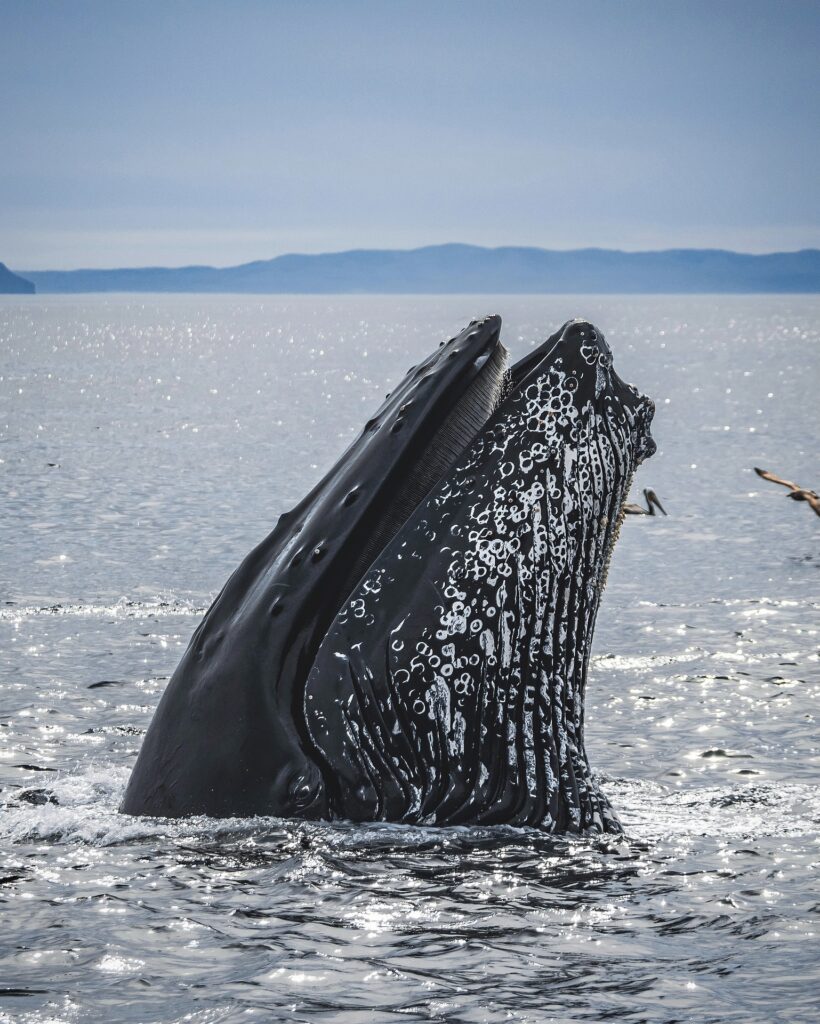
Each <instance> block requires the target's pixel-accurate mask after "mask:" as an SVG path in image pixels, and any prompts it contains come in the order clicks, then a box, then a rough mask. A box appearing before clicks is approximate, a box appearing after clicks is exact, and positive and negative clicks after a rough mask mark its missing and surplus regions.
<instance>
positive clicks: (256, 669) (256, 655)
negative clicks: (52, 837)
mask: <svg viewBox="0 0 820 1024" xmlns="http://www.w3.org/2000/svg"><path fill="white" fill-rule="evenodd" d="M500 327H501V320H500V318H499V317H493V316H490V317H486V318H485V319H483V320H477V321H473V322H472V323H471V324H470V325H469V326H468V327H467V328H466V329H465V330H463V331H462V332H461V333H460V334H458V335H456V336H455V337H454V338H451V339H450V340H449V341H448V342H446V343H442V345H441V346H440V347H438V348H437V349H436V350H434V352H433V353H432V354H431V355H430V356H429V357H428V358H427V359H425V360H424V361H422V362H421V363H420V364H419V365H417V366H414V367H411V369H410V370H409V371H408V373H407V374H406V376H405V377H404V378H403V379H402V380H401V381H400V382H399V384H398V385H397V386H396V387H395V388H394V390H393V392H392V393H391V394H390V395H389V396H388V397H387V398H386V400H385V401H384V402H383V403H382V405H381V407H380V408H379V409H378V410H377V411H376V413H375V414H374V415H373V416H372V417H371V419H370V420H369V421H368V422H367V424H366V425H365V427H364V430H363V431H362V434H361V435H360V436H359V437H358V438H357V439H356V440H355V441H354V442H353V443H352V444H351V445H350V447H349V448H348V449H347V451H346V452H345V453H344V454H343V455H342V456H341V458H340V459H339V460H338V462H337V463H336V464H335V465H334V466H333V467H332V468H331V470H330V471H329V472H328V473H327V474H326V475H325V477H324V478H323V479H322V480H321V481H320V482H319V483H318V484H317V485H316V486H315V487H314V488H313V489H312V490H311V491H310V493H309V494H308V495H307V496H306V497H305V498H304V499H303V500H302V501H301V502H300V503H299V504H298V505H297V506H296V507H295V508H293V509H292V510H291V511H290V512H287V513H285V514H284V515H283V516H281V517H280V519H279V522H278V524H277V525H276V527H275V528H274V529H273V531H272V532H271V533H270V534H269V535H268V536H267V537H266V538H265V539H264V540H263V541H262V542H261V543H260V544H259V545H257V547H256V548H254V550H253V551H251V552H250V553H249V554H248V555H247V556H246V557H245V559H244V560H243V561H242V563H241V564H240V565H239V567H238V568H237V569H236V571H235V572H234V573H233V575H232V576H231V577H230V579H229V580H228V582H227V583H226V584H225V586H224V587H223V589H222V591H221V592H220V593H219V595H218V596H217V598H216V600H215V601H214V602H213V604H212V605H211V607H210V608H209V610H208V612H207V613H206V615H205V617H204V619H203V620H202V622H201V623H200V625H199V626H198V628H197V630H196V632H195V633H194V635H193V637H192V639H191V642H190V644H189V646H188V648H187V650H186V652H185V654H184V655H183V657H182V660H181V661H180V663H179V665H178V667H177V669H176V671H175V672H174V674H173V676H172V678H171V680H170V682H169V684H168V686H167V687H166V689H165V692H164V694H163V696H162V699H161V701H160V704H159V706H158V708H157V710H156V712H155V714H154V718H153V720H152V722H151V725H150V727H149V729H148V732H147V734H146V736H145V739H144V741H143V744H142V748H141V750H140V752H139V755H138V757H137V761H136V764H135V767H134V770H133V772H132V774H131V778H130V780H129V783H128V786H127V788H126V792H125V796H124V799H123V803H122V807H121V809H122V810H123V811H124V812H125V813H130V814H146V815H155V816H171V817H177V816H183V815H190V814H208V815H213V816H230V815H253V814H272V815H285V816H287V815H304V816H316V817H318V816H321V815H323V814H324V813H326V810H327V805H326V800H325V796H324V789H325V784H324V781H323V778H322V775H321V773H320V771H319V769H318V768H317V766H316V764H315V762H314V760H313V759H312V757H311V755H310V753H309V752H308V749H307V748H308V745H307V742H306V736H305V729H304V723H303V721H302V714H301V710H300V703H301V697H302V692H303V689H304V683H305V679H306V676H307V673H308V671H309V669H310V666H311V664H312V662H313V659H314V657H315V654H316V651H317V650H318V647H319V644H320V643H321V641H322V639H323V637H324V635H325V633H326V631H327V628H328V626H329V625H330V623H331V621H332V620H333V618H334V616H335V615H336V613H337V612H338V610H339V607H340V606H341V605H342V603H343V602H344V600H345V599H346V598H347V596H348V595H349V593H350V590H351V589H352V588H353V587H354V586H355V584H356V583H357V581H358V579H359V578H360V577H361V576H362V574H363V573H364V572H365V571H366V570H367V568H368V567H369V565H370V564H371V563H372V561H373V560H374V559H375V558H376V557H377V556H378V554H379V551H380V550H381V549H382V548H383V547H384V546H385V545H386V544H387V542H388V541H389V540H390V539H391V537H392V536H393V535H394V534H395V533H396V532H397V531H398V530H399V529H400V528H401V526H402V524H403V522H404V521H405V520H406V518H407V517H408V515H409V514H410V513H411V512H412V509H413V508H414V507H415V506H416V505H417V504H418V503H419V502H420V501H421V500H422V499H423V498H424V496H425V494H426V493H427V491H429V489H430V488H431V487H432V486H433V485H434V484H435V482H436V479H438V477H440V476H441V475H443V474H444V473H445V472H446V471H447V469H448V467H449V465H450V464H451V462H452V460H453V459H454V458H455V457H457V455H458V454H459V452H460V450H461V449H462V447H463V446H464V444H466V443H467V442H468V441H469V439H470V438H471V437H472V435H473V434H474V433H475V431H476V430H478V429H479V428H480V426H481V425H482V423H483V422H484V421H485V419H486V417H487V415H489V413H490V412H491V411H492V409H493V408H494V407H495V405H496V404H497V402H498V400H499V398H500V395H501V393H502V387H503V381H504V371H505V367H506V353H505V351H504V348H503V346H502V345H501V342H500V339H499V332H500ZM460 410H461V411H462V412H463V415H459V411H460Z"/></svg>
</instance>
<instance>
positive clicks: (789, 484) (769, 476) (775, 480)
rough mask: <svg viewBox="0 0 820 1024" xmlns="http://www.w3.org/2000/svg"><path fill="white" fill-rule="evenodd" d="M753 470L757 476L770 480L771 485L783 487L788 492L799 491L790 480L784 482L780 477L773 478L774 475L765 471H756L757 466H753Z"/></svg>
mask: <svg viewBox="0 0 820 1024" xmlns="http://www.w3.org/2000/svg"><path fill="white" fill-rule="evenodd" d="M754 470H755V473H757V475H758V476H762V477H763V479H764V480H771V482H772V483H773V484H780V485H781V486H783V487H788V488H789V490H790V491H799V490H800V488H799V487H798V486H797V484H793V483H792V482H791V480H784V479H783V477H782V476H775V474H774V473H770V472H769V471H768V470H767V469H758V468H757V466H755V467H754Z"/></svg>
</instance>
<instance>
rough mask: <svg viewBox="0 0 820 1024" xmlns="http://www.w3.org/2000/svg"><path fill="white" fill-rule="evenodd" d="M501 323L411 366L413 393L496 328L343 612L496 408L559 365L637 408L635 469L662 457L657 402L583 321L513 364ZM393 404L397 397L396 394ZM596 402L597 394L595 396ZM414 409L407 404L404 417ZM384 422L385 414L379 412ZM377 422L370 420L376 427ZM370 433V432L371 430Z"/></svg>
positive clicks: (402, 489) (438, 418) (374, 543)
mask: <svg viewBox="0 0 820 1024" xmlns="http://www.w3.org/2000/svg"><path fill="white" fill-rule="evenodd" d="M500 325H501V318H500V317H498V316H488V317H486V318H484V319H482V320H475V321H473V322H472V323H471V324H470V326H469V327H468V328H467V330H466V331H463V332H462V333H461V334H460V335H458V336H457V337H455V338H451V339H450V341H449V342H446V343H443V344H442V346H441V348H440V351H439V352H438V353H434V355H433V356H432V357H430V358H429V359H428V360H426V361H425V362H424V363H422V364H420V365H419V366H417V367H411V369H410V371H408V377H407V378H406V380H409V382H410V391H411V392H412V390H413V389H414V388H417V387H418V383H419V382H420V381H421V382H423V381H424V380H425V379H427V378H428V377H429V376H430V374H431V373H433V372H435V365H436V363H440V362H442V361H448V362H449V361H452V360H455V359H457V358H458V357H459V356H460V355H463V354H465V353H466V352H467V350H468V348H469V346H470V345H471V344H475V339H477V338H479V337H481V336H482V332H486V331H487V330H490V332H491V334H492V343H491V344H484V345H483V346H480V347H479V349H478V353H477V354H476V355H475V356H474V357H472V358H469V359H467V360H466V362H465V364H464V367H463V369H462V370H461V372H460V374H459V377H458V380H457V381H456V382H454V384H453V386H452V389H451V392H450V394H449V396H448V403H449V404H448V405H447V407H446V408H445V409H444V411H442V410H438V411H437V414H435V415H432V416H431V417H430V421H429V423H428V433H427V437H426V439H424V440H421V441H420V442H419V443H418V444H417V445H416V447H415V451H414V452H413V455H412V458H411V460H410V461H409V462H408V464H407V466H406V467H405V469H404V470H403V476H402V481H401V483H400V485H399V486H398V487H397V488H396V490H395V491H394V492H393V493H392V494H391V495H390V496H389V499H388V500H387V501H386V503H385V505H384V506H383V508H382V509H381V510H380V514H379V516H378V519H377V522H376V524H375V526H374V528H373V529H372V532H371V533H370V535H369V537H368V538H367V540H366V541H365V543H364V544H363V545H362V547H361V550H360V552H359V555H358V557H357V558H356V560H355V562H354V564H353V566H352V567H351V568H350V571H349V572H348V574H347V576H346V578H345V581H344V584H343V585H342V586H341V587H340V588H339V606H341V605H342V604H343V603H344V601H345V600H346V599H347V597H348V596H349V594H350V592H351V591H352V589H353V587H354V586H355V585H356V584H357V583H358V582H359V580H360V579H361V578H362V577H363V576H364V575H365V574H366V572H367V570H368V569H369V568H370V566H371V565H372V564H373V563H374V562H375V561H376V560H377V558H378V557H379V555H380V554H381V553H382V551H383V550H384V549H385V548H386V547H387V545H388V544H389V543H390V541H391V540H392V539H393V537H395V536H396V534H397V533H398V532H399V531H400V530H401V529H402V527H403V526H404V525H405V524H406V523H407V521H408V520H409V519H410V517H411V516H412V514H413V512H414V511H415V510H416V508H418V506H419V505H420V504H421V503H422V502H423V501H424V499H425V498H426V497H427V495H428V494H429V493H430V492H431V491H432V490H433V488H434V487H435V486H436V484H438V483H439V482H440V481H441V480H442V479H443V478H444V477H445V476H446V475H447V473H448V471H449V470H450V469H451V468H452V467H453V466H454V465H455V463H456V462H457V461H458V459H459V458H460V457H461V456H462V455H463V454H464V452H465V451H466V450H467V448H468V447H469V445H470V443H471V442H472V441H473V440H474V438H475V437H476V436H477V435H478V434H479V432H480V431H481V430H482V429H483V428H484V427H485V426H486V425H487V423H488V422H489V421H490V419H491V418H492V416H493V414H494V413H495V412H496V410H497V409H498V408H499V407H500V406H501V405H502V403H504V402H505V401H506V400H507V399H509V398H512V397H514V396H515V394H517V393H518V392H520V391H521V390H523V389H525V388H526V387H527V386H528V385H529V384H530V383H531V382H532V381H533V380H536V379H537V378H538V377H539V376H541V375H543V374H544V373H546V372H547V371H548V370H549V368H550V367H551V366H553V365H554V364H555V363H556V362H560V363H562V364H563V366H564V368H565V370H566V371H567V372H569V373H571V374H574V375H575V376H576V379H577V380H579V381H583V380H584V379H585V378H589V379H590V380H594V387H593V392H594V399H595V400H599V401H600V400H602V396H603V398H605V397H606V394H604V392H606V393H607V394H611V395H613V396H615V397H617V398H618V400H619V401H620V402H621V403H623V404H624V405H625V406H626V407H628V408H630V409H631V410H632V414H633V416H634V420H635V464H636V465H638V464H640V463H641V462H643V461H644V459H646V458H648V457H649V456H651V455H652V454H654V452H655V450H656V444H655V441H654V440H653V438H652V437H651V434H650V433H649V428H650V425H651V422H652V417H653V415H654V411H655V406H654V403H653V402H652V401H651V399H649V398H647V397H646V396H645V395H642V394H640V393H639V392H638V391H637V389H636V388H635V387H633V386H632V385H631V384H627V383H625V382H624V381H623V380H621V378H620V377H619V376H618V375H617V373H616V372H615V370H614V368H613V360H612V352H611V350H610V348H609V346H608V344H607V342H606V339H605V337H604V335H603V334H602V333H601V332H600V331H599V330H598V329H597V328H596V327H594V326H593V325H592V324H590V323H589V322H588V321H586V320H583V319H576V320H569V321H567V322H566V323H565V324H563V325H562V327H560V328H559V329H558V330H557V331H556V332H555V333H554V334H552V335H550V337H548V338H547V339H546V340H545V341H544V342H542V343H541V344H540V345H538V346H536V347H535V348H534V349H533V350H532V351H531V352H529V353H527V354H526V355H525V356H523V357H522V358H521V359H519V360H518V361H517V362H516V363H514V364H513V365H512V366H510V365H509V353H508V352H507V350H506V349H505V347H504V345H503V344H502V343H501V341H500V340H499V332H500ZM388 397H389V398H391V399H392V398H393V396H392V395H391V396H388ZM591 397H592V395H591ZM406 408H407V406H406V405H404V404H402V405H399V409H398V413H399V418H398V419H396V420H395V421H394V423H393V426H392V427H391V429H393V430H395V429H396V424H397V423H398V424H400V423H401V414H402V412H403V411H404V410H405V409H406ZM377 419H378V414H377ZM373 422H374V421H372V420H371V421H370V424H368V427H369V426H370V425H371V424H372V423H373ZM365 429H367V428H365Z"/></svg>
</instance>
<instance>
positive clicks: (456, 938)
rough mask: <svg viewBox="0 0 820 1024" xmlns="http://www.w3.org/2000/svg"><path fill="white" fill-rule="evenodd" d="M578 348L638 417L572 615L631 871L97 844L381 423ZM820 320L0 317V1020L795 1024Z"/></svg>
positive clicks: (317, 839) (427, 841)
mask: <svg viewBox="0 0 820 1024" xmlns="http://www.w3.org/2000/svg"><path fill="white" fill-rule="evenodd" d="M488 312H500V313H501V314H502V316H503V318H504V329H503V339H504V341H505V343H506V345H507V347H508V348H509V349H510V350H511V351H512V353H513V355H514V356H519V355H521V354H523V353H524V352H526V351H527V349H528V347H530V346H532V345H535V344H537V343H538V342H540V341H541V340H543V338H544V337H545V336H546V335H547V334H548V333H550V332H552V331H553V330H555V328H556V327H557V326H559V325H560V324H561V323H562V322H563V321H564V320H566V319H568V318H569V317H571V316H576V315H581V316H586V317H588V318H589V319H592V320H593V321H594V322H595V323H597V324H598V326H599V327H600V328H602V329H603V331H604V332H605V333H606V335H607V337H608V340H609V341H610V343H611V346H612V348H613V351H614V355H615V365H616V368H617V369H618V371H619V373H620V374H621V376H623V377H624V378H626V379H628V380H632V381H634V382H635V383H636V384H638V385H639V387H640V388H641V389H642V390H644V391H646V392H647V393H648V394H650V395H652V396H653V397H654V398H655V400H656V402H657V408H658V411H657V414H656V418H655V425H654V429H653V433H654V435H655V437H656V439H657V441H658V445H659V451H658V453H657V455H656V456H655V457H654V458H653V459H652V460H650V461H649V462H648V463H646V464H645V465H644V466H643V467H642V468H641V469H640V470H639V472H638V474H637V476H636V481H635V487H636V496H637V497H640V489H641V488H643V487H647V486H649V487H653V488H654V489H655V490H656V491H657V492H658V494H659V496H660V498H661V501H662V502H663V503H664V506H665V508H666V510H667V511H668V513H669V515H668V518H662V517H654V518H649V517H630V518H628V519H627V520H626V522H625V524H624V527H623V530H622V531H621V538H620V541H619V542H618V546H617V548H616V551H615V554H614V557H613V562H612V568H611V571H610V575H609V583H608V587H607V591H606V593H605V595H604V598H603V602H602V606H601V611H600V614H599V617H598V628H597V633H596V644H595V650H596V654H595V658H594V662H593V665H592V668H591V673H590V680H589V691H588V701H587V720H588V746H589V753H590V758H591V760H592V763H593V765H594V766H595V767H596V769H597V771H598V772H599V773H600V776H601V778H602V780H603V785H604V786H605V788H606V790H607V792H608V794H609V795H610V796H611V798H612V800H613V803H614V804H615V806H616V808H617V809H618V811H619V813H620V816H621V818H622V820H623V822H624V824H625V826H626V829H627V835H626V836H625V837H624V838H623V839H617V840H616V839H613V838H612V837H609V838H606V839H571V840H568V839H561V838H553V837H549V836H545V835H541V834H539V833H537V832H534V831H526V830H513V829H504V828H482V829H465V828H453V829H434V828H406V827H395V826H362V825H351V824H344V823H341V824H317V823H310V824H308V823H296V822H288V821H281V820H275V819H253V820H229V821H214V820H208V819H189V820H185V821H176V822H167V821H161V820H147V819H146V820H143V819H137V818H127V817H122V816H120V815H118V813H117V806H118V803H119V800H120V798H121V795H122V791H123V787H124V785H125V782H126V779H127V777H128V773H129V770H130V767H131V765H132V764H133V762H134V758H135V756H136V752H137V750H138V748H139V745H140V742H141V738H142V735H143V733H144V731H145V729H146V727H147V725H148V722H149V721H150V718H151V714H152V711H153V709H154V707H155V706H156V704H157V701H158V699H159V696H160V694H161V692H162V689H163V687H164V686H165V684H166V681H167V679H168V677H169V675H170V673H171V672H172V671H173V668H174V666H175V664H176V662H177V660H178V658H179V656H180V654H181V652H182V650H183V649H184V647H185V645H186V643H187V641H188V638H189V637H190V635H191V633H192V632H193V630H194V628H195V626H196V624H197V622H198V620H199V618H200V616H201V615H202V614H203V612H204V610H205V608H206V607H207V605H208V604H209V602H210V600H211V599H212V598H213V596H214V595H215V593H216V592H217V590H218V589H219V588H220V587H221V585H222V583H223V582H224V580H225V578H226V577H227V575H228V574H229V573H230V572H231V571H232V569H233V568H234V567H235V566H236V564H237V563H238V562H239V560H240V559H241V558H242V557H243V556H244V554H245V553H246V552H247V551H248V550H249V549H250V548H251V547H252V546H253V545H254V544H255V543H256V542H257V541H259V540H260V539H261V538H262V537H263V536H264V535H265V534H266V533H267V532H268V531H269V530H270V528H271V527H272V526H273V524H274V523H275V521H276V518H277V516H278V515H279V513H280V512H282V511H283V510H285V509H286V508H288V507H289V506H290V505H291V504H292V503H294V502H295V501H296V500H297V499H298V498H299V497H301V496H302V494H303V493H304V492H305V491H306V490H307V489H308V488H309V487H310V485H311V484H312V483H313V482H314V481H316V480H317V479H318V478H319V476H320V475H321V474H322V473H323V472H324V470H325V469H326V468H327V467H328V466H329V465H330V464H331V463H332V462H333V461H334V460H335V459H336V457H337V456H338V455H339V453H340V452H341V451H342V450H343V448H344V447H345V446H346V444H347V443H348V441H349V440H350V439H351V438H352V437H353V436H354V435H355V434H356V433H357V431H358V430H359V429H360V427H361V425H362V423H363V422H364V420H365V419H366V418H367V416H368V414H369V412H370V411H371V410H372V409H374V408H375V407H376V406H378V404H379V403H380V401H381V398H382V396H383V394H384V392H386V391H388V390H390V388H391V385H392V384H393V383H394V382H395V381H396V380H397V379H398V378H399V377H400V376H401V375H402V374H403V372H404V371H405V370H406V369H407V367H408V366H409V365H411V364H413V363H415V362H417V361H418V360H419V358H420V357H422V356H423V355H425V354H426V353H427V352H428V351H429V350H431V349H432V348H433V347H434V346H435V345H436V344H437V343H438V341H440V340H443V339H445V338H447V337H449V336H450V335H451V334H453V333H455V332H456V331H457V330H458V329H460V328H461V327H462V326H463V325H464V324H465V323H466V322H468V321H469V320H470V319H472V318H473V317H476V316H480V315H482V314H485V313H488ZM818 389H820V298H817V297H803V296H776V297H773V296H746V297H744V296H709V297H697V296H676V297H663V296H653V297H651V298H649V297H646V298H645V297H634V296H629V297H606V296H602V297H590V296H583V297H579V296H544V297H531V296H530V297H528V296H504V297H499V298H488V297H476V296H467V297H465V296H451V297H435V298H428V297H378V298H376V297H366V296H365V297H362V296H358V297H354V296H349V297H344V298H338V297H321V296H319V297H298V298H290V297H278V296H277V297H234V296H184V297H183V296H148V295H140V296H133V295H132V296H105V297H102V296H99V297H97V296H79V297H68V296H60V297H56V296H39V297H38V296H35V297H23V298H17V297H14V298H12V297H3V298H2V299H0V493H2V528H1V529H0V787H2V788H1V789H0V808H2V809H0V925H1V927H0V1020H4V1021H5V1020H14V1021H30V1022H42V1024H45V1022H63V1021H65V1022H75V1021H78V1022H79V1021H123V1022H125V1021H128V1022H154V1021H156V1022H160V1021H161V1022H177V1021H179V1022H182V1021H191V1022H197V1024H199V1022H201V1024H204V1022H217V1021H220V1022H222V1021H231V1022H234V1021H236V1022H239V1021H245V1020H253V1019H258V1020H261V1021H306V1022H318V1021H334V1022H335V1021H338V1022H342V1024H353V1022H364V1021H368V1022H369V1021H374V1022H378V1024H389V1022H394V1021H402V1022H407V1021H448V1022H455V1021H458V1022H478V1021H491V1022H495V1021H506V1020H511V1021H520V1022H542V1021H555V1022H566V1021H590V1022H601V1021H610V1020H617V1021H629V1022H653V1024H655V1022H664V1024H672V1022H677V1021H687V1022H690V1021H691V1022H711V1021H727V1022H728V1021H731V1022H738V1024H740V1022H742V1024H753V1022H761V1024H762V1022H772V1021H783V1022H789V1024H802V1022H806V1024H808V1022H814V1021H817V1020H818V1018H820V939H819V938H818V932H819V931H820V876H819V874H818V867H819V866H820V793H819V792H818V781H820V757H819V756H818V748H819V747H820V737H819V736H818V727H817V721H816V718H817V709H818V699H820V660H819V659H818V647H820V632H818V630H820V616H819V615H818V609H820V529H818V527H820V519H818V518H817V517H816V516H815V515H814V514H813V513H812V512H811V510H810V509H809V508H808V506H807V505H806V504H798V503H796V502H792V501H789V500H788V498H787V497H786V492H785V491H784V490H783V489H782V488H779V487H776V486H774V485H772V484H769V483H766V482H764V481H761V480H759V479H758V478H757V477H756V476H755V475H754V473H753V472H752V467H753V466H754V465H760V466H763V467H764V468H768V469H771V470H774V471H775V472H778V473H780V474H782V475H784V476H786V477H789V478H791V479H794V480H797V481H798V482H799V483H800V484H802V485H803V486H809V487H811V486H814V487H815V488H817V487H818V486H820V417H819V416H818V403H817V394H818Z"/></svg>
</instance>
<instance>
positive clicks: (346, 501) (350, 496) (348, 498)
mask: <svg viewBox="0 0 820 1024" xmlns="http://www.w3.org/2000/svg"><path fill="white" fill-rule="evenodd" d="M358 497H359V488H358V487H356V488H354V490H352V491H348V492H347V494H346V495H345V496H344V498H343V499H342V504H343V505H344V506H345V508H350V506H351V505H352V504H353V503H354V502H355V501H356V499H357V498H358Z"/></svg>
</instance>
